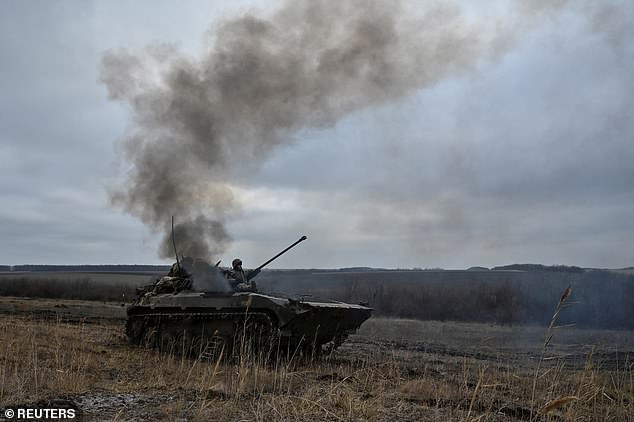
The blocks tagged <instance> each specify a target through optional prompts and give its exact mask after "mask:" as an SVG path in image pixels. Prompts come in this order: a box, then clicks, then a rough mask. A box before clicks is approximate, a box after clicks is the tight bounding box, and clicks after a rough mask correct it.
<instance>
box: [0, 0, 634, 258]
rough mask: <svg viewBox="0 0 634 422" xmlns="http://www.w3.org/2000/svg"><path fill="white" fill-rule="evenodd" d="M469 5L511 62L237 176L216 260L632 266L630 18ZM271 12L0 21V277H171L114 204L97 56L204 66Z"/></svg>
mask: <svg viewBox="0 0 634 422" xmlns="http://www.w3.org/2000/svg"><path fill="white" fill-rule="evenodd" d="M480 3H481V2H475V1H474V2H467V1H464V2H459V3H458V4H457V5H456V6H455V8H454V9H453V12H452V13H457V14H458V15H459V16H460V17H461V19H463V20H464V21H465V22H469V23H470V24H471V25H473V28H480V27H482V28H488V30H491V28H498V27H499V28H505V27H510V26H513V27H521V30H520V29H518V30H517V31H513V36H512V37H505V36H498V35H496V34H495V33H494V32H490V33H489V32H487V34H488V35H487V36H488V37H489V38H490V39H491V40H493V41H490V42H496V43H502V44H503V46H501V47H499V48H498V47H496V48H494V49H493V48H492V49H486V48H485V49H483V52H482V53H478V55H476V56H475V57H471V58H470V60H471V61H470V62H469V63H468V65H465V66H462V67H461V68H460V69H458V70H456V71H447V72H446V73H443V74H442V75H439V76H434V77H433V78H432V79H433V80H426V81H425V83H422V82H416V83H412V86H413V87H410V88H409V89H408V90H407V91H406V92H403V93H402V94H401V93H399V94H398V95H393V96H391V97H390V98H389V100H381V101H370V103H371V104H369V105H365V106H362V107H361V106H360V107H357V108H355V109H354V110H352V111H350V112H346V113H342V115H341V117H339V116H337V117H336V118H335V119H334V120H332V121H328V122H327V124H321V125H317V127H311V126H312V125H310V124H306V125H304V126H303V127H299V128H293V130H291V131H287V133H286V134H285V141H284V142H281V143H276V144H275V145H274V146H273V147H271V148H267V150H266V151H262V153H261V154H257V149H256V153H252V154H249V155H248V156H245V157H244V160H248V161H249V163H251V164H249V165H246V166H244V169H246V170H244V171H241V172H240V175H239V176H235V175H231V176H232V178H231V180H230V181H229V185H230V189H231V192H232V193H233V195H234V197H235V198H236V201H237V203H238V204H239V207H238V209H237V211H235V212H234V213H232V214H231V215H230V216H229V217H227V219H226V227H227V231H228V232H229V234H230V236H231V238H232V239H233V241H232V242H231V243H230V244H229V245H228V247H227V249H226V250H225V251H224V252H222V253H221V254H220V255H219V259H220V258H222V259H223V262H224V263H228V262H230V261H231V260H232V259H233V258H234V257H236V256H239V257H241V258H242V259H243V261H244V262H245V266H246V267H254V266H256V265H259V264H260V263H262V262H263V261H265V260H266V259H268V258H269V257H270V256H272V255H274V254H275V253H277V252H278V251H279V250H281V249H283V248H284V247H285V246H287V245H288V244H290V243H292V242H294V241H295V240H297V239H298V238H299V237H300V236H301V235H304V234H305V235H307V236H308V240H307V241H306V242H304V243H303V244H301V245H300V246H298V247H297V248H296V249H295V250H293V251H291V252H289V253H288V254H287V255H285V256H284V257H283V258H280V259H279V260H278V261H276V263H275V265H272V267H282V268H292V267H309V268H328V267H347V266H374V267H390V268H396V267H401V268H403V267H406V268H410V267H422V268H431V267H443V268H468V267H470V266H475V265H481V266H487V267H491V266H496V265H504V264H510V263H528V262H531V263H543V264H548V265H552V264H567V265H579V266H588V267H612V268H615V267H624V266H632V265H634V247H633V243H634V242H633V241H634V3H632V2H630V1H625V0H624V1H618V0H615V1H604V2H596V3H600V4H599V5H597V4H595V2H585V1H581V0H579V1H571V2H565V1H562V2H560V3H563V5H562V6H561V8H558V9H557V10H555V11H552V13H548V14H542V15H540V14H539V13H532V14H531V13H528V12H526V15H522V16H526V19H525V20H524V19H523V18H522V19H520V20H518V17H517V16H518V15H517V14H514V12H513V11H511V10H509V9H511V7H508V5H509V4H511V3H507V2H502V1H500V2H497V3H496V2H492V3H488V4H487V6H486V7H482V6H477V5H479V4H480ZM387 4H390V2H388V3H387ZM428 4H431V3H426V2H411V3H406V4H405V6H404V7H405V9H408V8H411V9H415V10H413V12H414V14H415V13H420V14H421V15H424V13H425V10H426V8H431V7H432V6H428ZM280 7H283V4H282V2H280V1H255V0H252V1H247V0H244V1H235V0H233V1H226V2H222V1H214V2H209V1H193V0H188V1H178V2H177V1H134V2H111V1H105V0H103V1H86V0H81V1H55V2H53V1H34V0H33V1H17V0H16V1H10V0H5V1H1V2H0V92H2V95H1V96H0V198H1V201H2V206H1V207H0V233H1V239H2V240H1V241H0V263H2V264H9V265H11V264H14V265H15V264H24V263H33V264H38V263H41V264H44V263H47V264H154V263H167V262H168V261H169V260H167V261H166V260H161V259H159V257H158V255H157V248H158V243H159V241H160V238H161V235H160V234H159V233H156V232H154V230H153V229H152V228H151V227H148V226H146V225H144V224H143V223H142V222H141V221H140V220H139V219H138V218H137V217H138V216H135V215H130V214H129V213H128V212H127V211H126V210H125V209H123V208H122V207H121V206H116V205H112V203H111V199H110V193H111V192H112V191H113V190H117V189H121V186H122V184H125V183H126V180H127V179H126V176H125V175H126V171H128V170H129V166H130V163H129V162H127V161H126V158H125V155H124V154H123V153H122V150H123V149H124V145H125V142H126V141H125V140H126V139H127V137H128V134H129V133H130V130H131V128H133V126H134V122H133V116H132V112H131V109H130V106H129V104H126V103H125V102H116V101H112V100H111V99H109V95H108V89H107V87H106V86H105V84H104V83H103V82H101V79H102V76H100V75H102V71H103V62H102V59H103V57H104V54H106V53H107V52H108V51H110V52H120V51H122V49H125V50H126V51H128V52H129V53H130V54H132V55H134V54H139V55H140V54H142V53H141V52H142V51H144V49H145V48H146V47H147V46H148V45H157V44H159V43H172V44H173V45H174V46H175V48H177V49H178V50H179V51H180V52H181V54H182V55H184V56H186V57H191V58H194V59H195V58H197V57H201V56H202V55H203V54H205V51H207V50H209V46H213V45H214V44H213V43H214V42H215V41H214V39H215V38H214V37H215V34H216V30H217V28H218V27H220V26H221V25H222V22H225V21H227V20H232V19H239V18H240V17H242V16H244V15H245V14H247V13H248V14H251V15H253V16H258V17H270V16H273V15H274V14H275V13H276V10H278V9H279V8H280ZM427 24H428V25H431V26H433V22H428V23H427ZM420 30H421V31H425V30H427V28H426V27H422V26H421V28H420ZM449 30H452V29H451V28H449ZM493 31H494V30H493ZM500 31H502V29H500ZM491 34H493V35H491ZM473 36H474V37H476V36H478V34H477V33H474V34H473ZM507 38H508V39H507ZM481 42H484V43H486V42H488V41H487V40H484V41H481ZM420 48H421V49H423V48H424V46H421V47H420ZM478 51H479V50H478ZM412 54H413V55H415V51H412ZM452 54H454V51H453V50H452V48H451V44H448V45H447V46H446V48H444V49H443V50H442V51H441V52H440V53H439V55H448V56H449V57H451V55H452ZM456 54H457V53H456ZM474 54H475V53H474ZM194 59H192V60H194ZM309 59H310V58H309ZM413 70H415V71H417V72H420V73H423V72H425V69H424V68H421V69H413ZM233 176H235V177H233ZM176 218H177V219H178V216H176Z"/></svg>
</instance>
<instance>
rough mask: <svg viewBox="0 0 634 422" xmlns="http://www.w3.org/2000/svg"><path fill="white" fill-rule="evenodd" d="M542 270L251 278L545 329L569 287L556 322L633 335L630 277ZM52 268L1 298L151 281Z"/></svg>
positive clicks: (19, 281) (384, 306) (391, 311)
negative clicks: (567, 300)
mask: <svg viewBox="0 0 634 422" xmlns="http://www.w3.org/2000/svg"><path fill="white" fill-rule="evenodd" d="M89 267H90V266H89ZM95 267H99V268H103V266H95ZM113 267H115V268H116V270H115V271H130V270H129V268H130V267H132V268H137V269H138V272H142V271H144V270H148V269H149V268H151V269H155V268H156V266H127V267H126V266H113ZM122 267H126V269H125V270H123V269H122ZM56 268H57V267H56ZM74 268H76V267H74ZM546 268H548V269H545V270H542V271H517V270H507V271H504V270H497V271H468V270H465V271H457V270H454V271H440V270H439V271H400V272H399V271H363V270H362V271H358V272H350V271H339V272H338V271H332V270H330V271H321V270H316V271H315V270H265V271H262V273H261V274H260V275H259V276H258V277H257V279H256V280H257V282H258V286H259V288H260V290H261V291H262V292H265V293H281V294H286V295H289V296H295V297H300V298H301V297H320V298H329V299H335V300H340V301H343V302H348V303H358V302H368V303H369V304H370V306H371V307H372V308H373V309H374V315H376V316H388V317H396V318H412V319H421V320H441V321H445V320H447V321H464V322H486V323H498V324H509V325H512V324H541V325H546V324H548V322H549V321H550V319H551V317H552V315H553V312H554V310H555V307H556V306H557V303H558V301H559V298H560V297H561V294H562V293H563V292H564V290H565V289H566V287H568V285H571V286H572V289H573V290H572V294H571V297H570V301H571V303H573V304H572V306H570V307H567V308H565V309H564V310H563V311H562V312H561V314H560V315H559V317H558V322H559V323H560V324H575V325H576V326H579V327H596V328H608V329H629V330H634V275H631V274H623V273H618V272H614V271H606V270H586V271H584V272H576V271H563V272H555V271H552V270H551V267H546ZM163 270H167V267H163ZM57 271H58V272H60V274H59V275H57V276H56V275H55V274H54V273H50V274H34V275H28V274H24V273H23V274H20V273H16V274H15V275H5V276H3V277H2V278H0V295H11V296H26V297H46V298H68V299H86V300H103V301H106V300H111V301H121V300H124V301H128V302H129V301H130V299H131V298H132V297H133V296H134V288H135V287H136V286H137V285H138V286H140V285H145V284H147V283H148V282H149V281H151V277H149V276H148V277H143V276H141V275H136V276H125V275H121V274H119V275H117V274H116V273H113V274H107V273H105V274H100V275H98V276H97V275H89V274H80V273H78V274H77V277H75V276H74V275H64V274H63V273H62V271H64V270H57ZM87 271H88V270H87ZM91 277H92V278H91ZM131 277H133V278H131ZM134 277H136V278H134Z"/></svg>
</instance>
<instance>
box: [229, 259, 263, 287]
mask: <svg viewBox="0 0 634 422" xmlns="http://www.w3.org/2000/svg"><path fill="white" fill-rule="evenodd" d="M231 267H232V268H231V269H230V270H225V271H224V274H225V276H226V277H227V279H229V284H230V285H231V288H232V289H233V290H234V291H236V292H257V291H258V288H257V286H256V284H255V280H252V279H253V277H255V276H256V275H258V274H259V273H260V270H259V269H255V270H250V271H244V270H243V269H242V261H241V260H240V259H239V258H236V259H234V260H233V262H232V263H231Z"/></svg>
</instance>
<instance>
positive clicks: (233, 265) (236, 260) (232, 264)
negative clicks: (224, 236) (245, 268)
mask: <svg viewBox="0 0 634 422" xmlns="http://www.w3.org/2000/svg"><path fill="white" fill-rule="evenodd" d="M238 265H242V260H241V259H240V258H236V259H234V260H233V261H231V266H232V267H233V268H234V269H235V268H236V267H237V266H238Z"/></svg>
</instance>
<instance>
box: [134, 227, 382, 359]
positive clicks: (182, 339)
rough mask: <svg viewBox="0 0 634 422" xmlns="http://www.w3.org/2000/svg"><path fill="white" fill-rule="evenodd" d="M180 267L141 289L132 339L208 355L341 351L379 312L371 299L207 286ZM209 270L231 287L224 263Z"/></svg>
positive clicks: (172, 350) (137, 301) (146, 343)
mask: <svg viewBox="0 0 634 422" xmlns="http://www.w3.org/2000/svg"><path fill="white" fill-rule="evenodd" d="M305 239H306V236H303V237H302V238H300V239H299V240H298V241H297V242H295V243H293V244H292V245H291V246H289V247H288V248H286V249H284V250H283V251H282V252H280V253H279V254H277V255H276V256H274V257H273V258H271V259H270V260H268V261H267V262H265V263H264V264H262V265H261V266H260V267H258V268H256V271H259V270H260V269H261V268H263V267H264V266H266V265H268V264H269V263H270V262H272V261H273V260H274V259H276V258H278V257H279V256H280V255H282V254H283V253H285V252H286V251H288V250H289V249H291V248H292V247H294V246H295V245H297V244H298V243H300V242H301V241H303V240H305ZM175 265H177V266H178V267H181V265H182V264H181V263H179V262H177V264H175ZM179 270H180V268H175V267H172V270H171V271H170V275H169V276H166V277H163V278H161V279H159V280H158V281H157V282H156V283H155V284H154V285H151V286H146V287H145V288H141V289H139V290H138V291H137V298H136V301H135V302H134V304H133V305H132V306H130V307H129V308H128V310H127V313H128V319H127V322H126V334H127V335H128V337H129V338H130V340H131V341H132V342H133V343H136V344H143V345H146V346H150V347H158V348H159V349H161V350H164V351H168V352H173V353H177V354H187V355H199V356H200V355H202V356H208V357H219V356H225V357H227V356H240V355H241V354H243V353H244V351H245V350H246V349H248V350H250V351H257V352H258V353H259V352H263V353H265V354H268V355H271V354H277V353H279V352H284V353H286V354H290V355H295V354H298V353H299V354H304V355H306V354H311V355H313V354H319V353H321V352H322V351H327V352H329V351H332V350H334V349H335V348H336V347H338V346H339V345H340V344H341V343H343V341H344V340H345V339H346V337H347V336H348V335H349V334H351V333H353V332H355V331H356V329H357V328H359V326H360V325H361V324H362V323H363V322H364V321H365V320H366V319H368V318H369V317H370V314H371V311H372V309H371V308H369V307H368V306H367V304H358V305H354V304H348V303H342V302H336V301H332V300H303V299H296V298H290V297H282V296H273V295H268V294H263V293H259V292H257V291H256V289H252V290H250V291H235V290H228V291H227V290H225V291H222V290H223V289H218V288H217V287H216V288H212V289H209V288H207V289H205V288H201V287H200V284H201V283H197V278H200V277H201V276H200V274H198V275H197V274H196V272H195V271H194V274H193V275H192V274H190V273H188V272H187V271H180V272H179ZM206 275H207V277H208V278H210V277H211V278H212V279H214V281H215V282H216V284H214V283H211V285H215V286H218V284H217V282H218V280H220V279H222V280H223V282H224V283H225V285H226V286H229V285H230V283H229V281H228V280H227V279H226V278H225V277H224V275H222V272H221V271H220V269H219V268H217V266H216V267H211V266H210V267H209V269H208V270H207V271H206ZM207 286H209V283H207ZM214 290H215V291H214Z"/></svg>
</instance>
